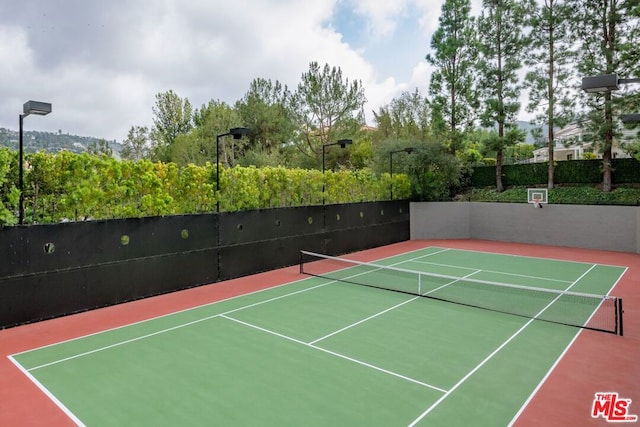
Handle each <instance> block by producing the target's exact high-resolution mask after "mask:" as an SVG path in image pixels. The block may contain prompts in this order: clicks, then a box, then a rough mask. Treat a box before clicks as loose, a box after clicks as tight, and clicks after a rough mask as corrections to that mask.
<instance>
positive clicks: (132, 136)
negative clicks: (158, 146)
mask: <svg viewBox="0 0 640 427" xmlns="http://www.w3.org/2000/svg"><path fill="white" fill-rule="evenodd" d="M120 156H122V158H123V159H125V160H134V161H138V160H142V159H146V158H148V156H149V128H147V127H146V126H131V129H129V133H128V134H127V138H126V139H125V140H124V141H122V150H121V151H120Z"/></svg>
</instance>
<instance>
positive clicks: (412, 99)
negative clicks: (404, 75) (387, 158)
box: [373, 88, 431, 141]
mask: <svg viewBox="0 0 640 427" xmlns="http://www.w3.org/2000/svg"><path fill="white" fill-rule="evenodd" d="M373 115H374V118H375V121H376V123H377V124H378V133H379V135H380V137H381V138H416V139H418V140H420V141H425V140H426V139H427V137H428V136H429V134H430V132H431V129H430V126H431V121H430V115H431V108H430V106H429V101H428V100H427V99H426V98H425V97H423V96H422V94H420V91H419V90H418V89H417V88H416V90H415V91H414V92H403V93H402V94H400V96H399V97H397V98H394V99H393V100H391V103H389V104H388V105H386V106H383V107H380V109H379V110H378V112H377V113H376V112H375V111H374V113H373Z"/></svg>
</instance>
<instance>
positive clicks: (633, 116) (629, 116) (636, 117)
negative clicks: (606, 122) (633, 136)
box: [620, 113, 640, 125]
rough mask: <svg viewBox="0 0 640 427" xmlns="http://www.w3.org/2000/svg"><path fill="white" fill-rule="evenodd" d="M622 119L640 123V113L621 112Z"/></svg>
mask: <svg viewBox="0 0 640 427" xmlns="http://www.w3.org/2000/svg"><path fill="white" fill-rule="evenodd" d="M620 121H621V122H622V123H624V124H625V125H627V124H633V123H640V113H635V114H621V115H620Z"/></svg>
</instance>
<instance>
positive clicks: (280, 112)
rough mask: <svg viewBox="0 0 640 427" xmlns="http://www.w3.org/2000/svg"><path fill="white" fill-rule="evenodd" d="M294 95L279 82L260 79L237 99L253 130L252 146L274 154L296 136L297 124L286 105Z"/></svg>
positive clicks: (246, 121) (246, 122)
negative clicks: (295, 124)
mask: <svg viewBox="0 0 640 427" xmlns="http://www.w3.org/2000/svg"><path fill="white" fill-rule="evenodd" d="M290 96H291V94H290V93H289V90H288V88H287V86H283V85H282V84H281V83H280V82H279V81H277V80H276V81H275V82H272V81H271V80H265V79H261V78H258V79H255V80H253V81H252V82H251V85H250V87H249V90H248V91H247V93H246V94H245V95H244V97H243V98H242V99H241V100H240V101H238V102H236V104H235V109H236V111H237V112H238V114H239V116H240V119H241V121H242V123H243V126H246V127H248V128H249V129H251V135H250V136H249V141H250V143H249V145H250V147H251V148H252V149H255V150H258V151H263V152H266V153H270V152H272V151H274V150H278V149H280V148H281V147H282V146H284V145H285V144H287V143H289V142H290V141H291V140H292V139H293V131H294V129H295V127H294V125H293V122H292V120H291V114H290V111H289V110H288V109H287V105H286V103H287V99H288V98H289V97H290Z"/></svg>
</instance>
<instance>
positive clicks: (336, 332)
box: [309, 261, 482, 344]
mask: <svg viewBox="0 0 640 427" xmlns="http://www.w3.org/2000/svg"><path fill="white" fill-rule="evenodd" d="M405 262H406V261H405ZM480 272H482V270H476V271H474V272H472V273H469V274H467V275H466V276H464V277H461V278H459V279H456V280H452V281H451V282H449V283H445V284H444V285H442V286H439V287H437V288H435V289H432V290H430V291H429V292H425V293H423V294H421V295H419V296H416V297H413V298H411V299H408V300H406V301H404V302H401V303H400V304H396V305H394V306H393V307H389V308H387V309H386V310H384V311H381V312H379V313H376V314H374V315H372V316H369V317H367V318H365V319H362V320H360V321H358V322H355V323H352V324H351V325H347V326H345V327H344V328H342V329H338V330H337V331H334V332H331V333H330V334H327V335H325V336H323V337H320V338H318V339H316V340H314V341H311V342H310V343H309V344H315V343H317V342H319V341H322V340H324V339H326V338H329V337H332V336H334V335H337V334H339V333H340V332H344V331H346V330H347V329H351V328H353V327H354V326H358V325H360V324H362V323H364V322H367V321H369V320H371V319H374V318H376V317H378V316H381V315H383V314H385V313H388V312H389V311H391V310H395V309H396V308H398V307H401V306H403V305H405V304H408V303H410V302H412V301H415V300H417V299H419V298H420V297H423V296H426V295H429V294H430V293H432V292H436V291H439V290H440V289H442V288H445V287H447V286H449V285H453V284H454V283H456V282H459V281H460V280H464V279H467V278H469V277H471V276H473V275H474V274H476V273H480Z"/></svg>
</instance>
